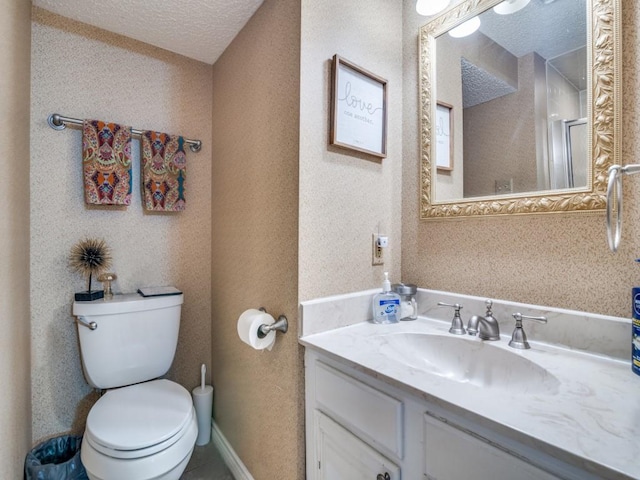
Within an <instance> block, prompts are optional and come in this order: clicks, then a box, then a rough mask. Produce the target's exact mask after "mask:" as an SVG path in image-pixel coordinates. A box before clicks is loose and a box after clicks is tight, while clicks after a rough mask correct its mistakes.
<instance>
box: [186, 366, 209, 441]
mask: <svg viewBox="0 0 640 480" xmlns="http://www.w3.org/2000/svg"><path fill="white" fill-rule="evenodd" d="M206 373H207V367H206V365H205V364H204V363H203V364H202V366H201V367H200V386H199V387H196V388H194V389H193V390H192V392H191V393H192V395H193V406H194V407H195V409H196V417H197V419H198V438H197V439H196V445H198V446H202V445H206V444H207V443H209V440H211V412H212V410H213V387H212V386H211V385H205V375H206Z"/></svg>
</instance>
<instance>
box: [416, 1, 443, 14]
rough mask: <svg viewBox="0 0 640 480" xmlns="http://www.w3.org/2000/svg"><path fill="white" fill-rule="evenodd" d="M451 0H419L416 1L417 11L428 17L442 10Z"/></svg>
mask: <svg viewBox="0 0 640 480" xmlns="http://www.w3.org/2000/svg"><path fill="white" fill-rule="evenodd" d="M450 2H451V0H418V1H417V2H416V12H418V13H419V14H420V15H424V16H425V17H428V16H429V15H435V14H436V13H438V12H441V11H442V10H444V9H445V8H447V7H448V6H449V3H450Z"/></svg>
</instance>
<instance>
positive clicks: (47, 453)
mask: <svg viewBox="0 0 640 480" xmlns="http://www.w3.org/2000/svg"><path fill="white" fill-rule="evenodd" d="M81 443H82V437H81V436H74V435H64V436H62V437H56V438H50V439H49V440H46V441H44V442H42V443H40V444H39V445H37V446H36V447H35V448H34V449H33V450H31V451H30V452H29V453H27V457H26V458H25V460H24V480H88V479H89V477H87V472H86V471H85V469H84V466H83V465H82V462H81V461H80V444H81Z"/></svg>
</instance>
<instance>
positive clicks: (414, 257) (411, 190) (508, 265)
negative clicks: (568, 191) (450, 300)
mask: <svg viewBox="0 0 640 480" xmlns="http://www.w3.org/2000/svg"><path fill="white" fill-rule="evenodd" d="M622 3H623V6H622V7H623V8H622V18H623V62H624V63H623V78H622V82H623V83H622V96H623V98H622V103H623V105H624V111H623V115H622V128H623V132H622V136H623V139H624V142H623V158H622V161H623V162H624V163H632V162H637V161H638V159H639V158H640V139H638V136H637V135H636V133H637V132H638V131H639V129H640V123H639V121H638V118H639V114H640V96H639V95H638V93H637V92H638V91H640V88H639V87H640V79H639V78H638V71H637V65H638V64H640V57H639V53H640V50H639V49H640V42H639V40H638V35H637V32H638V31H639V28H640V4H639V3H637V2H633V1H627V0H624V1H623V2H622ZM416 17H417V15H415V13H414V10H413V8H409V6H407V7H406V8H405V14H404V22H405V31H404V53H403V57H404V68H405V78H404V90H405V96H404V100H405V101H404V121H405V130H404V136H403V137H404V169H403V184H404V189H403V211H404V212H406V213H407V215H406V216H405V217H404V221H403V242H402V247H403V248H402V259H403V262H402V265H403V278H404V279H405V280H407V281H412V282H414V283H417V284H419V285H421V286H423V287H427V288H435V289H441V290H451V291H454V292H460V293H468V294H474V295H480V296H487V297H495V298H502V299H508V300H513V301H523V302H530V303H535V304H542V305H552V306H557V307H565V308H574V309H580V310H586V311H591V312H596V313H602V314H612V315H620V316H625V317H627V316H629V310H630V307H629V305H630V303H629V295H630V288H631V287H632V286H633V285H638V281H639V279H640V267H638V265H636V264H635V263H634V262H633V259H634V258H636V257H638V256H639V255H638V252H639V251H640V222H639V221H638V218H639V217H640V194H639V193H638V192H640V178H631V177H630V178H625V187H624V189H625V192H624V193H625V201H626V206H625V212H624V220H625V230H624V234H623V240H622V247H621V249H620V250H619V251H618V253H617V254H615V255H614V254H612V253H610V252H609V250H608V248H607V245H606V240H605V227H604V215H592V216H587V215H579V214H577V215H575V214H574V215H568V214H558V215H542V216H516V217H495V218H483V219H461V220H458V221H455V220H454V221H420V220H419V219H418V216H419V215H418V145H419V143H418V131H419V130H418V128H419V126H418V123H417V121H416V119H417V118H418V117H417V110H416V108H417V97H416V94H415V92H417V91H418V88H417V78H418V77H417V63H416V62H417V51H416V48H417V47H416V46H417V25H419V24H420V23H421V22H423V21H424V20H421V19H419V18H416ZM468 313H469V312H468ZM471 313H477V312H471Z"/></svg>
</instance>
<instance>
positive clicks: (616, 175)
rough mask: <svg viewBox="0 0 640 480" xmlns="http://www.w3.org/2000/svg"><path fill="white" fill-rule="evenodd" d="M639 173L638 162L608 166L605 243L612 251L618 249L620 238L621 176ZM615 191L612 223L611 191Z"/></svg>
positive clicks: (639, 164)
mask: <svg viewBox="0 0 640 480" xmlns="http://www.w3.org/2000/svg"><path fill="white" fill-rule="evenodd" d="M636 173H640V163H632V164H630V165H625V166H621V165H611V166H610V167H609V181H608V182H607V243H608V244H609V248H610V249H611V251H612V252H613V253H615V252H616V251H617V250H618V247H619V246H620V240H621V239H622V177H623V175H635V174H636ZM614 190H615V191H616V192H615V199H616V201H615V203H616V207H617V208H616V221H615V228H614V225H613V222H612V221H611V220H612V217H613V203H614V202H613V191H614Z"/></svg>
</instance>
